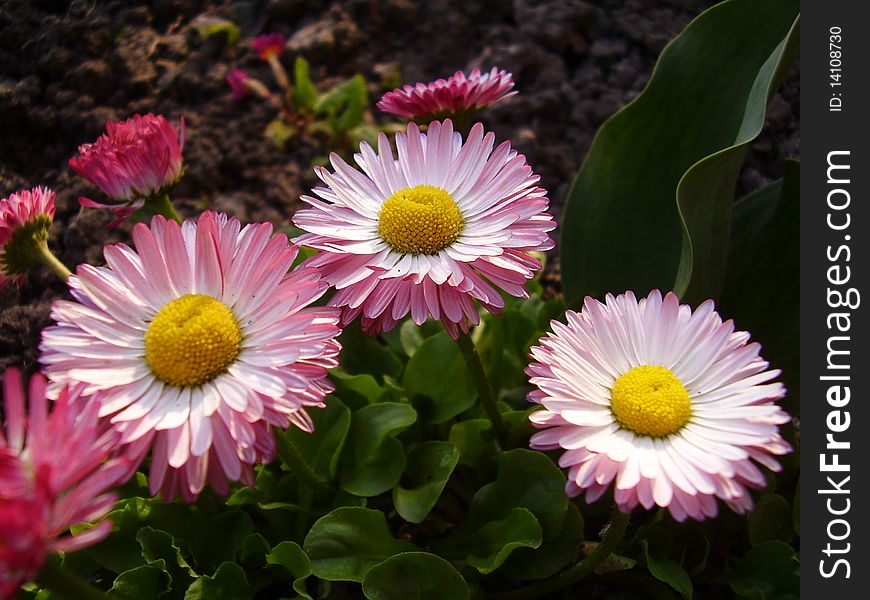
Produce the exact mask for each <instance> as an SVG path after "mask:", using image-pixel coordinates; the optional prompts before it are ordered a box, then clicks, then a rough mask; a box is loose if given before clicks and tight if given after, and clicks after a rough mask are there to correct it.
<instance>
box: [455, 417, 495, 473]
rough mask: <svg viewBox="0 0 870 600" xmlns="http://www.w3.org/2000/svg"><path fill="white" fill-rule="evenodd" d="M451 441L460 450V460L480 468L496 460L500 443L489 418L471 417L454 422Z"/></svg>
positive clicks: (462, 462)
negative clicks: (498, 443)
mask: <svg viewBox="0 0 870 600" xmlns="http://www.w3.org/2000/svg"><path fill="white" fill-rule="evenodd" d="M448 439H449V440H450V443H451V444H453V445H454V446H456V448H457V449H458V450H459V462H460V463H461V464H463V465H465V466H467V467H472V468H480V467H482V466H483V465H485V464H486V463H489V462H492V461H493V460H495V456H496V454H498V445H497V444H496V442H495V434H494V433H493V431H492V423H490V421H489V419H470V420H468V421H460V422H459V423H454V425H453V427H451V428H450V436H449V438H448Z"/></svg>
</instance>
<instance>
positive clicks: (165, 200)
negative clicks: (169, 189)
mask: <svg viewBox="0 0 870 600" xmlns="http://www.w3.org/2000/svg"><path fill="white" fill-rule="evenodd" d="M145 206H147V207H148V208H149V209H150V210H151V212H153V213H154V214H155V215H163V216H164V217H166V218H167V219H172V220H173V221H175V222H176V223H181V221H182V219H181V216H180V215H179V214H178V212H177V211H176V210H175V207H174V206H172V200H170V199H169V194H167V193H165V192H164V193H162V194H154V195H153V196H151V197H149V198H148V199H147V200H146V201H145Z"/></svg>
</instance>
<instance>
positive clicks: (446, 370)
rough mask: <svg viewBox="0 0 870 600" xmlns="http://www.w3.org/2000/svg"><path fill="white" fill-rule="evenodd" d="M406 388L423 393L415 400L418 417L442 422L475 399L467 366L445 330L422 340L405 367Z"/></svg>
mask: <svg viewBox="0 0 870 600" xmlns="http://www.w3.org/2000/svg"><path fill="white" fill-rule="evenodd" d="M403 385H404V386H405V389H407V390H408V391H409V392H412V393H414V394H420V395H421V396H425V398H423V399H417V400H415V406H416V407H417V409H418V411H420V414H421V418H422V419H423V420H424V421H427V422H430V423H443V422H444V421H447V420H449V419H452V418H453V417H455V416H456V415H458V414H459V413H462V412H464V411H466V410H468V409H469V408H470V407H471V406H472V405H473V404H474V401H475V399H476V398H477V394H476V393H475V391H474V384H473V383H472V381H471V376H470V375H469V374H468V367H467V366H466V365H465V360H464V359H463V358H462V353H461V352H460V351H459V348H458V346H457V345H456V343H455V342H454V341H453V340H452V339H450V336H449V335H447V333H446V332H441V333H439V334H437V335H433V336H432V337H430V338H428V339H426V340H424V341H423V343H422V344H420V346H419V347H418V348H417V350H416V352H414V353H413V356H412V357H411V360H409V361H408V366H407V367H406V368H405V377H404V380H403Z"/></svg>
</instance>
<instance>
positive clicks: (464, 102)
mask: <svg viewBox="0 0 870 600" xmlns="http://www.w3.org/2000/svg"><path fill="white" fill-rule="evenodd" d="M512 87H514V80H513V78H512V77H511V74H510V73H508V72H507V71H504V70H499V69H498V68H497V67H493V68H492V70H491V71H490V72H489V73H484V74H481V72H480V69H474V70H473V71H471V74H470V75H469V76H468V77H466V76H465V73H463V72H462V71H457V72H456V73H455V74H454V75H453V77H450V78H449V79H447V80H444V79H439V80H438V81H433V82H432V83H429V84H425V83H421V82H417V85H415V86H411V85H406V86H404V87H403V88H402V89H397V90H393V91H392V92H387V93H386V94H384V96H383V97H382V98H381V100H380V101H379V102H378V104H377V107H378V108H379V109H381V110H382V111H384V112H387V113H392V114H394V115H397V116H399V117H402V118H405V119H411V120H415V121H418V122H428V121H430V120H436V119H443V118H445V117H449V116H456V115H462V114H463V113H466V112H472V113H474V112H476V111H478V110H481V109H483V108H486V107H487V106H489V105H490V104H492V103H494V102H496V101H498V100H501V99H503V98H507V97H509V96H513V95H514V94H516V92H511V91H510V90H511V88H512Z"/></svg>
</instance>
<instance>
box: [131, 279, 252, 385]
mask: <svg viewBox="0 0 870 600" xmlns="http://www.w3.org/2000/svg"><path fill="white" fill-rule="evenodd" d="M241 341H242V331H241V329H239V324H238V322H237V321H236V318H235V317H234V316H233V313H232V312H231V311H230V309H229V308H227V307H226V306H225V305H224V304H223V303H222V302H219V301H218V300H215V299H214V298H211V297H209V296H203V295H202V294H187V295H184V296H182V297H181V298H177V299H175V300H173V301H172V302H169V303H168V304H166V305H165V306H164V307H163V308H161V309H160V311H159V312H158V313H157V315H156V316H155V317H154V320H153V321H151V325H150V326H149V327H148V331H147V332H145V360H147V361H148V365H149V366H150V367H151V370H152V371H154V374H155V375H157V377H158V378H160V379H161V380H163V381H165V382H166V383H169V384H172V385H175V386H187V385H190V386H197V385H201V384H203V383H205V382H207V381H211V380H212V379H214V378H215V377H217V376H218V375H220V374H221V373H223V372H224V371H226V369H227V367H229V366H230V364H232V362H233V361H234V360H235V358H236V356H238V354H239V346H240V344H241Z"/></svg>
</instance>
